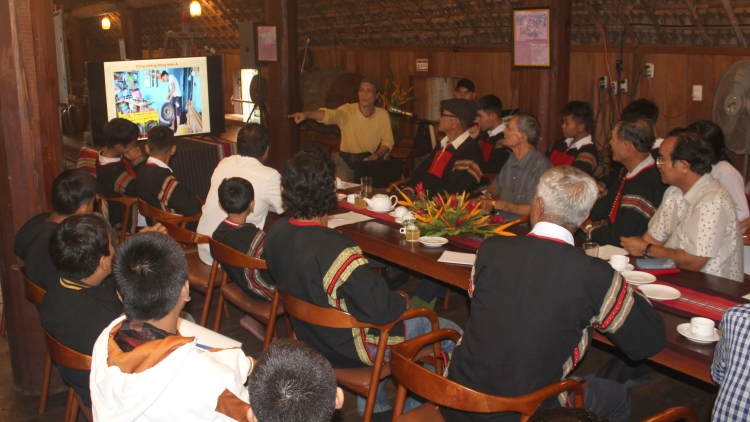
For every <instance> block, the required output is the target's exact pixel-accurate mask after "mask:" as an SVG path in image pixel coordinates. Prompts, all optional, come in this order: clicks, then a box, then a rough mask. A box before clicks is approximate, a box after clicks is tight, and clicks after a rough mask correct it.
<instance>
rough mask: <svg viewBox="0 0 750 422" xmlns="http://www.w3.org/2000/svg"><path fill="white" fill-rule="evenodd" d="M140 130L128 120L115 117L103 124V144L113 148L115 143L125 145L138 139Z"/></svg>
mask: <svg viewBox="0 0 750 422" xmlns="http://www.w3.org/2000/svg"><path fill="white" fill-rule="evenodd" d="M140 134H141V130H140V129H138V126H137V125H136V124H135V123H133V122H131V121H130V120H126V119H122V118H120V117H115V118H114V119H112V120H110V121H108V122H107V123H105V124H104V144H105V145H106V146H107V148H114V147H115V146H116V145H122V146H123V147H125V146H127V145H128V144H130V143H131V142H133V141H135V140H136V139H138V135H140Z"/></svg>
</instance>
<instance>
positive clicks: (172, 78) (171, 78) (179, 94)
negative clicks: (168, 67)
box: [168, 73, 182, 97]
mask: <svg viewBox="0 0 750 422" xmlns="http://www.w3.org/2000/svg"><path fill="white" fill-rule="evenodd" d="M172 84H174V94H172V96H173V97H182V89H180V82H179V81H178V80H177V78H175V76H174V75H173V74H171V73H170V74H169V85H168V88H169V91H170V92H171V91H172Z"/></svg>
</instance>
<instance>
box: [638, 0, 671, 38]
mask: <svg viewBox="0 0 750 422" xmlns="http://www.w3.org/2000/svg"><path fill="white" fill-rule="evenodd" d="M654 2H655V0H643V5H644V6H645V7H646V16H648V19H649V20H650V21H651V24H652V25H653V26H654V29H656V36H657V38H659V42H660V43H662V44H668V42H667V38H666V35H665V34H664V30H663V29H662V27H661V24H660V23H659V18H658V17H657V16H656V12H654V7H653V3H654Z"/></svg>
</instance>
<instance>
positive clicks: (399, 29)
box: [363, 0, 409, 45]
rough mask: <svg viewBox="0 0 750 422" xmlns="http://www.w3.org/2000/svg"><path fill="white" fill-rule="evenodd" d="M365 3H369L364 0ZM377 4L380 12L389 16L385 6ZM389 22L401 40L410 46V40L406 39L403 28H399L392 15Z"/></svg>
mask: <svg viewBox="0 0 750 422" xmlns="http://www.w3.org/2000/svg"><path fill="white" fill-rule="evenodd" d="M363 1H365V2H367V0H363ZM375 3H377V4H378V5H379V6H380V10H382V11H383V13H385V14H386V15H388V11H387V10H386V8H385V6H383V3H382V2H380V1H376V2H375ZM365 9H369V8H368V7H365ZM388 20H390V21H391V25H393V26H394V27H395V28H396V32H398V35H400V36H401V39H402V40H404V43H406V44H407V45H408V44H409V39H408V38H406V35H404V32H403V31H401V28H399V27H398V24H397V23H396V21H394V20H393V18H392V17H391V16H390V15H389V16H388Z"/></svg>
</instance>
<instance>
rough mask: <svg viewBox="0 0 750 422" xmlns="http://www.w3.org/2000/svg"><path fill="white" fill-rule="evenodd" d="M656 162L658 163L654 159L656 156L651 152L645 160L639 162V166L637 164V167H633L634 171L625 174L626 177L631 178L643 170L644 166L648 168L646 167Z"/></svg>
mask: <svg viewBox="0 0 750 422" xmlns="http://www.w3.org/2000/svg"><path fill="white" fill-rule="evenodd" d="M654 164H656V161H655V160H654V157H652V156H651V154H649V155H648V156H647V157H646V159H645V160H643V161H641V163H640V164H638V165H637V166H635V168H634V169H633V171H630V172H628V174H626V175H625V178H627V179H631V178H633V177H635V176H636V175H637V174H638V173H640V172H641V170H643V169H644V168H646V167H648V166H650V165H654Z"/></svg>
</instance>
